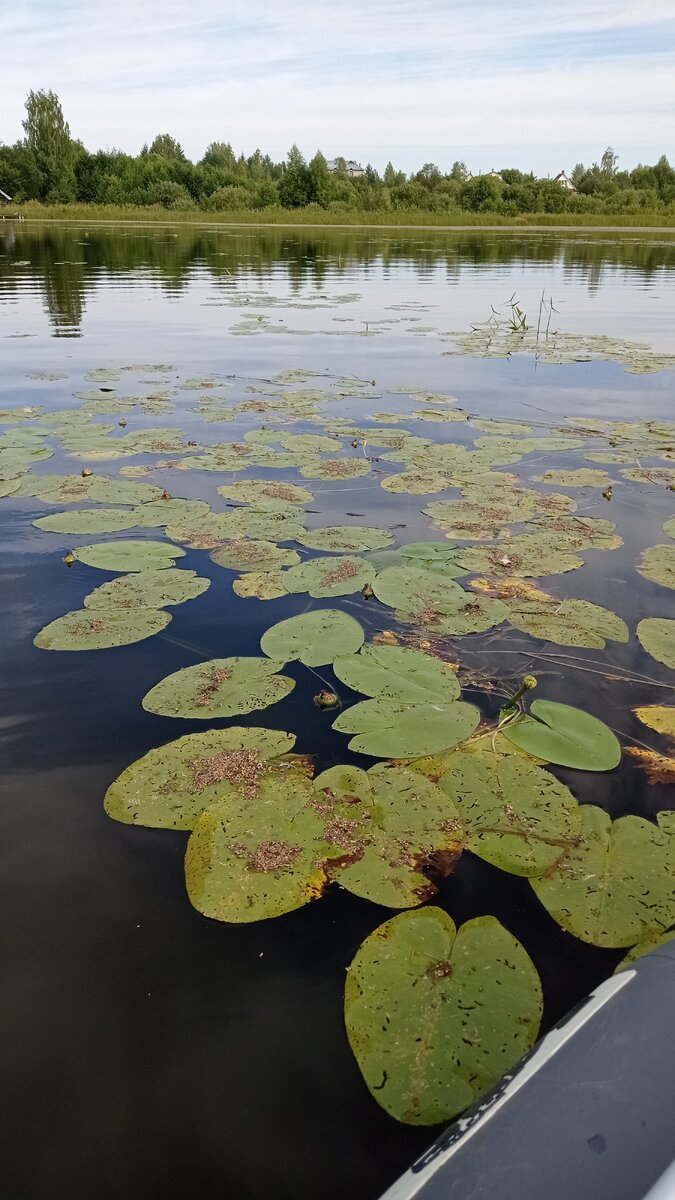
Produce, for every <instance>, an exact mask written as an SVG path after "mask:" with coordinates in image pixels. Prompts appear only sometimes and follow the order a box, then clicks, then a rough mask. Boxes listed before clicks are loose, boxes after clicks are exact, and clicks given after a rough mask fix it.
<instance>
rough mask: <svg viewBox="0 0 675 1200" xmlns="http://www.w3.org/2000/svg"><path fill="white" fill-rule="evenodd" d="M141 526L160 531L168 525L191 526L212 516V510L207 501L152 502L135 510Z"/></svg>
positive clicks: (143, 504)
mask: <svg viewBox="0 0 675 1200" xmlns="http://www.w3.org/2000/svg"><path fill="white" fill-rule="evenodd" d="M135 512H136V516H137V517H138V523H139V525H143V527H144V528H145V529H155V528H157V529H159V528H161V527H162V526H164V527H165V528H166V526H167V525H177V526H179V527H180V526H183V527H185V526H186V525H187V526H189V525H190V523H191V522H192V523H195V522H198V521H201V519H202V517H208V516H209V515H210V514H211V508H210V506H209V505H208V504H207V503H206V501H205V500H182V499H180V498H176V499H174V498H173V497H172V498H171V499H170V500H162V499H159V500H150V501H148V502H144V503H142V504H139V505H138V507H137V508H136V509H135Z"/></svg>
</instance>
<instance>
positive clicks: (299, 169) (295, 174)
mask: <svg viewBox="0 0 675 1200" xmlns="http://www.w3.org/2000/svg"><path fill="white" fill-rule="evenodd" d="M279 200H280V201H281V203H282V205H283V207H284V208H303V207H304V206H305V205H306V204H311V203H312V201H313V200H314V181H313V179H312V173H311V171H310V169H309V167H308V166H307V163H306V162H305V159H304V156H303V155H302V154H301V152H300V150H299V149H298V147H297V146H295V145H293V146H291V148H290V150H289V151H288V157H287V159H286V169H285V171H284V173H283V175H282V177H281V179H280V181H279Z"/></svg>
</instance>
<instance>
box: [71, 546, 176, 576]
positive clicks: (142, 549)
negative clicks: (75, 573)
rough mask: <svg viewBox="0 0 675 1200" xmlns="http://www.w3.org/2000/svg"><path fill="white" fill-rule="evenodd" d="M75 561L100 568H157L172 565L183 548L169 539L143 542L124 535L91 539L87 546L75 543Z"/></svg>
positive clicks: (116, 569)
mask: <svg viewBox="0 0 675 1200" xmlns="http://www.w3.org/2000/svg"><path fill="white" fill-rule="evenodd" d="M73 554H74V555H75V558H76V559H77V560H78V561H79V562H83V563H86V564H87V566H88V567H98V568H100V570H102V571H124V572H127V571H161V570H162V569H163V568H164V567H173V566H174V559H176V558H182V557H183V555H184V554H185V551H184V550H182V549H181V548H180V546H172V545H171V543H170V542H151V541H144V540H143V539H142V538H128V539H127V540H126V541H112V542H95V543H93V544H92V545H91V546H78V548H77V550H73Z"/></svg>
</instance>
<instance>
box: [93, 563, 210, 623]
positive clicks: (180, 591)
mask: <svg viewBox="0 0 675 1200" xmlns="http://www.w3.org/2000/svg"><path fill="white" fill-rule="evenodd" d="M210 586H211V580H210V579H205V578H202V577H201V576H199V575H197V573H196V571H181V570H178V569H176V568H171V567H169V568H167V569H166V570H163V571H161V570H160V571H138V572H136V574H134V575H120V576H119V578H117V579H111V580H110V582H109V583H103V584H101V586H100V587H97V588H95V589H94V591H93V592H90V593H89V595H88V596H85V598H84V601H83V603H84V606H85V608H95V609H97V610H99V609H106V610H107V609H110V610H111V611H113V612H118V611H119V612H121V611H122V610H123V609H132V610H133V609H137V608H165V607H166V605H171V604H184V603H185V601H186V600H194V599H195V598H196V597H197V596H201V595H202V594H203V593H204V592H205V591H207V589H208V588H210Z"/></svg>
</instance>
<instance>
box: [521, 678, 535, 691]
mask: <svg viewBox="0 0 675 1200" xmlns="http://www.w3.org/2000/svg"><path fill="white" fill-rule="evenodd" d="M536 686H537V681H536V679H535V677H534V675H526V676H525V678H524V679H523V687H524V688H525V691H526V692H531V691H532V688H536Z"/></svg>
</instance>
